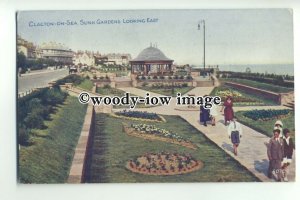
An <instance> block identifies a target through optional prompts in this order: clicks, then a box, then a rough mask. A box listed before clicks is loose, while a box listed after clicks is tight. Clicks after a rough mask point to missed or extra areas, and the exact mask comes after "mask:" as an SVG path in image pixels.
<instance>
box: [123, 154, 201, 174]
mask: <svg viewBox="0 0 300 200" xmlns="http://www.w3.org/2000/svg"><path fill="white" fill-rule="evenodd" d="M202 167H203V163H202V162H201V161H197V160H195V159H194V158H192V157H191V156H190V155H179V154H177V153H174V154H170V153H164V152H162V153H157V154H154V153H147V154H145V155H143V156H140V157H138V158H136V159H134V160H130V161H128V162H127V163H126V168H127V169H129V170H130V171H132V172H135V173H140V174H145V175H164V176H166V175H177V174H186V173H190V172H193V171H196V170H199V169H201V168H202Z"/></svg>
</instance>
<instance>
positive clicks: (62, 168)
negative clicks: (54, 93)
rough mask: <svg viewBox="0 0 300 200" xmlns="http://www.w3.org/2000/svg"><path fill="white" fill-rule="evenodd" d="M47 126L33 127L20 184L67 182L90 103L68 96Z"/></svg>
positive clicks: (23, 153) (21, 155)
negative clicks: (86, 103)
mask: <svg viewBox="0 0 300 200" xmlns="http://www.w3.org/2000/svg"><path fill="white" fill-rule="evenodd" d="M56 109H57V111H56V112H55V114H52V115H51V118H52V120H51V121H45V125H46V126H47V128H46V129H43V130H37V129H35V130H33V131H34V135H33V136H32V139H33V141H34V144H33V145H31V146H27V147H25V146H21V148H20V151H19V168H18V175H19V181H20V183H64V182H65V181H66V180H67V178H68V174H69V170H70V166H71V163H72V160H73V155H74V149H75V147H76V145H77V141H78V138H79V135H80V132H81V129H82V124H83V120H84V116H85V112H86V105H83V104H80V103H79V102H78V100H77V98H75V97H71V96H68V97H67V99H66V101H65V103H64V105H60V106H59V107H57V108H56Z"/></svg>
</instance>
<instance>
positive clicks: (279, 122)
mask: <svg viewBox="0 0 300 200" xmlns="http://www.w3.org/2000/svg"><path fill="white" fill-rule="evenodd" d="M277 124H278V125H280V126H281V127H283V124H282V121H280V120H277V121H276V122H275V126H276V125H277Z"/></svg>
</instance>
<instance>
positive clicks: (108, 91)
mask: <svg viewBox="0 0 300 200" xmlns="http://www.w3.org/2000/svg"><path fill="white" fill-rule="evenodd" d="M96 92H97V93H98V94H101V95H107V96H118V97H122V96H124V93H125V92H124V91H123V90H119V89H117V88H111V87H97V88H96Z"/></svg>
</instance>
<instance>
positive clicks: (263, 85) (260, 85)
mask: <svg viewBox="0 0 300 200" xmlns="http://www.w3.org/2000/svg"><path fill="white" fill-rule="evenodd" d="M221 80H222V81H223V82H226V81H230V82H235V83H240V84H244V85H248V86H251V87H255V88H259V89H262V90H268V91H271V92H275V93H286V92H291V91H293V90H294V89H293V88H287V87H282V86H278V85H272V84H268V83H261V82H257V81H252V80H247V79H238V78H228V79H221Z"/></svg>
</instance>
